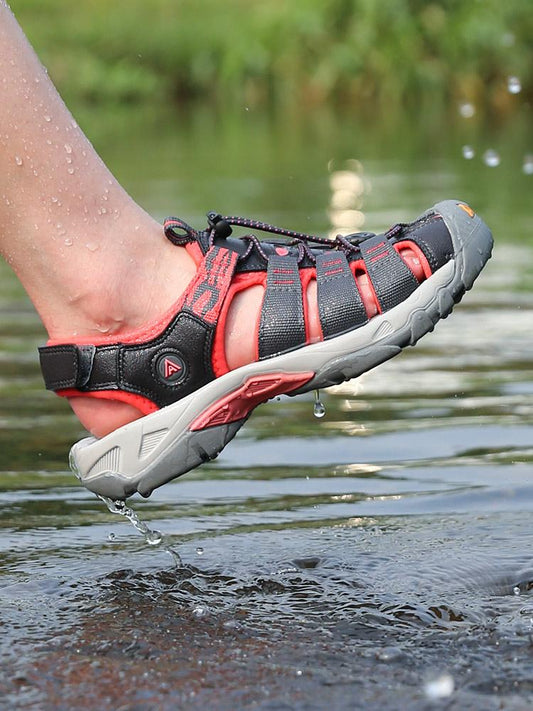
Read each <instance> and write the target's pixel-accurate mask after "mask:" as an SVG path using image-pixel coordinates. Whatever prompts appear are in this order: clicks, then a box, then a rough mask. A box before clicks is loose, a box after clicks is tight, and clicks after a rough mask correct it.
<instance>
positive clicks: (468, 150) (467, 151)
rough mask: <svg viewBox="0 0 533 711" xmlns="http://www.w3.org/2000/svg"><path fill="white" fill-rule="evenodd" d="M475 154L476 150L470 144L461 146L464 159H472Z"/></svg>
mask: <svg viewBox="0 0 533 711" xmlns="http://www.w3.org/2000/svg"><path fill="white" fill-rule="evenodd" d="M475 155H476V152H475V151H474V149H473V148H472V146H463V158H466V160H472V158H473V157H474V156H475Z"/></svg>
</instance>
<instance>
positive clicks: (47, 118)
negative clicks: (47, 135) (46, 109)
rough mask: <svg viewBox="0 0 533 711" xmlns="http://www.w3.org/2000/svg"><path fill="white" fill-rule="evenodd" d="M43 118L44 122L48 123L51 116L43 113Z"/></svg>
mask: <svg viewBox="0 0 533 711" xmlns="http://www.w3.org/2000/svg"><path fill="white" fill-rule="evenodd" d="M43 119H44V120H45V121H46V123H50V121H51V120H52V117H51V116H49V115H48V114H45V115H44V116H43Z"/></svg>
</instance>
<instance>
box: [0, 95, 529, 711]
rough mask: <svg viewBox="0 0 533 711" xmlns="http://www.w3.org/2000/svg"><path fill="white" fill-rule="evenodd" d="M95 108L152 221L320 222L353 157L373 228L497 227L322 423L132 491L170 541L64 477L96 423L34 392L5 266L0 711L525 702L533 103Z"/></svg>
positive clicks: (337, 391) (253, 437)
mask: <svg viewBox="0 0 533 711" xmlns="http://www.w3.org/2000/svg"><path fill="white" fill-rule="evenodd" d="M80 119H81V121H82V124H83V125H84V126H85V128H86V129H87V131H88V132H89V134H90V135H91V136H92V138H93V140H94V141H95V144H96V146H97V148H98V149H99V150H100V152H101V153H102V154H103V156H104V158H105V159H106V161H108V162H109V163H110V165H111V167H112V169H113V170H114V171H115V172H116V174H117V175H118V177H119V179H120V180H121V181H123V182H124V184H125V185H126V187H127V189H128V190H129V191H130V192H131V193H132V194H133V195H134V197H135V198H136V199H138V200H139V201H141V203H142V204H143V205H144V206H145V207H146V208H147V209H148V210H149V211H150V212H151V213H152V214H154V215H156V216H157V217H158V218H162V217H164V216H165V215H166V214H167V213H174V214H178V215H181V216H183V217H184V218H185V219H187V220H188V221H189V222H191V223H194V224H197V225H198V226H201V225H202V224H203V219H204V218H203V214H204V213H205V212H206V211H207V210H209V209H217V210H220V211H221V212H227V213H232V214H239V213H242V214H245V215H249V216H256V217H259V218H262V219H265V220H270V221H274V222H278V223H281V224H283V225H286V226H289V227H292V228H295V229H304V230H305V229H309V230H312V231H321V232H324V233H325V232H328V231H329V230H330V229H331V228H332V222H334V221H335V220H336V219H337V217H336V216H335V209H336V207H335V200H336V198H335V197H334V192H335V191H334V190H333V188H332V186H334V184H335V181H334V180H333V181H332V175H334V174H335V173H339V172H340V171H346V170H348V171H352V173H354V174H355V175H357V176H358V178H359V179H360V183H358V185H360V188H361V189H360V192H359V194H358V195H357V196H354V198H353V200H354V202H353V205H352V207H353V209H357V210H359V212H360V213H362V215H363V216H364V219H365V223H364V228H365V229H371V230H380V229H383V228H386V227H388V226H390V224H392V223H394V222H396V221H399V220H409V219H413V218H414V217H415V216H416V215H417V214H418V213H419V212H421V211H422V210H423V209H425V208H426V207H428V206H430V205H431V204H433V203H434V202H435V201H437V200H439V199H442V198H446V197H459V198H462V199H466V200H468V201H470V202H471V203H472V204H473V205H474V206H475V207H476V208H477V209H479V211H480V212H481V213H482V214H483V215H484V217H485V218H486V220H487V222H489V224H490V225H491V227H492V228H493V230H494V234H495V237H496V241H497V242H496V244H497V246H496V250H495V254H494V258H493V260H492V261H491V262H490V264H489V266H488V267H487V269H486V270H485V272H484V273H483V275H482V277H481V278H480V279H479V282H478V283H477V284H476V286H475V288H474V290H473V291H472V292H471V293H469V294H468V295H467V296H466V297H465V299H464V301H463V302H462V303H461V304H460V305H459V306H458V307H457V308H456V310H455V311H454V314H453V315H452V317H451V318H449V319H447V320H446V321H444V322H442V323H440V324H439V325H438V326H437V328H436V330H435V332H434V333H433V334H431V335H430V336H427V337H426V338H424V340H423V341H422V342H421V343H419V344H418V346H417V347H416V348H414V349H409V350H407V351H406V352H404V353H403V354H402V355H401V356H399V357H398V358H396V359H393V360H392V361H390V362H388V363H386V364H385V365H383V366H381V367H380V368H379V369H377V370H375V371H373V372H371V373H368V374H365V375H364V376H363V377H361V378H359V379H358V380H357V381H352V382H350V383H346V384H344V385H341V386H338V387H336V388H333V389H331V390H330V391H328V392H325V393H322V395H321V397H322V401H323V402H324V404H325V406H326V409H327V414H326V416H325V417H324V418H323V419H320V420H317V419H316V418H314V417H313V397H312V395H308V396H304V397H300V398H296V399H291V398H281V399H280V400H278V401H273V402H271V403H269V404H267V405H264V406H262V407H261V408H260V409H259V410H258V411H257V412H256V413H255V414H254V416H253V417H252V418H251V419H250V420H249V422H248V424H247V425H246V427H244V428H243V429H242V430H241V432H240V433H239V435H238V436H237V438H236V439H235V440H234V442H233V443H232V444H231V445H229V446H228V447H227V448H226V450H225V451H224V452H223V453H222V455H221V456H220V457H219V459H218V460H217V461H216V462H213V463H210V464H209V465H205V466H203V467H201V468H200V469H198V470H196V471H194V472H191V473H190V474H188V475H186V476H185V477H183V478H182V479H179V480H177V481H175V482H173V483H171V484H169V485H166V486H165V487H163V488H161V489H160V490H158V491H156V492H155V493H154V494H153V496H152V497H151V498H150V499H148V500H146V501H144V500H140V499H134V500H132V505H133V507H134V508H135V510H136V511H137V512H138V514H139V515H140V516H141V518H143V519H144V520H146V521H147V522H148V523H149V525H150V526H151V527H153V528H155V529H157V530H159V531H161V532H162V533H163V534H164V537H165V538H164V543H163V544H162V545H161V546H158V547H150V546H147V545H146V544H145V542H144V541H143V539H142V537H141V536H139V535H138V534H136V532H135V531H134V530H133V528H132V527H131V525H130V524H128V522H127V521H124V520H123V519H121V518H120V517H117V516H113V515H112V514H110V513H109V512H108V511H107V510H106V508H105V506H104V505H103V504H102V502H100V501H99V500H97V499H96V498H95V497H93V496H92V495H91V494H89V493H88V492H86V491H85V490H83V489H81V488H80V487H79V486H78V485H77V482H76V481H75V479H74V478H73V476H72V475H71V474H70V472H69V471H68V469H67V452H68V448H69V446H70V444H71V443H72V442H73V441H75V440H76V439H77V438H79V437H80V436H82V434H83V432H82V430H81V429H80V426H79V425H78V424H77V422H76V420H75V419H74V418H73V416H72V415H71V414H70V413H69V410H68V407H67V406H66V404H65V403H64V402H62V401H61V400H60V399H59V398H55V397H53V396H52V395H51V394H49V393H46V392H45V391H44V389H43V388H42V386H41V380H40V375H39V372H38V365H37V357H36V348H37V345H39V344H40V343H42V342H43V340H44V333H43V331H42V327H41V326H40V324H39V322H38V319H37V317H36V315H35V313H34V312H33V309H32V307H31V306H30V305H29V303H28V301H27V299H26V297H25V296H24V294H23V293H22V291H21V289H20V287H19V285H18V284H17V283H16V281H15V279H14V277H12V275H11V274H10V273H9V272H8V270H7V268H6V267H4V266H2V267H1V268H0V270H1V276H2V279H1V281H0V452H1V459H0V527H1V533H2V535H1V537H0V560H1V565H0V631H1V635H0V707H1V708H6V709H12V708H20V709H71V708H79V709H99V710H104V709H175V708H191V709H196V708H198V709H207V708H209V709H211V708H213V709H215V708H216V709H226V708H227V709H236V708H237V709H248V708H250V709H252V708H253V709H323V708H325V707H326V706H329V707H330V708H335V709H354V708H362V709H373V708H379V709H398V708H410V709H425V708H433V707H437V708H438V707H443V706H445V707H446V708H457V709H476V710H479V711H481V710H487V709H489V710H491V709H500V708H505V709H512V710H515V709H516V710H520V711H522V710H524V711H525V709H530V708H531V707H532V704H533V555H532V542H533V538H532V523H533V468H532V462H533V427H532V425H533V399H532V395H533V360H532V357H531V354H532V352H533V349H532V346H533V344H532V338H531V324H532V323H533V320H532V317H533V291H532V286H533V267H532V266H531V265H532V264H533V238H532V229H531V227H532V218H531V212H530V204H531V191H532V187H533V183H532V182H531V181H532V180H533V176H530V175H526V174H524V172H523V171H522V161H523V156H524V155H526V154H527V153H528V152H531V149H532V144H533V140H532V135H531V132H530V129H529V123H528V122H527V121H525V120H523V119H522V117H520V116H519V117H518V118H517V119H516V120H515V121H514V123H512V124H511V125H510V124H507V125H505V126H503V127H500V128H498V129H491V130H489V129H487V128H485V127H483V126H482V125H480V124H473V125H472V124H470V123H468V122H462V123H461V122H460V121H451V122H446V123H445V124H439V125H434V124H433V123H431V122H428V123H427V125H425V123H424V121H421V122H420V124H417V125H416V126H412V125H409V124H408V123H407V122H400V123H396V122H393V121H392V119H389V120H387V119H386V118H385V119H383V120H382V121H379V122H375V121H374V122H367V123H363V122H359V123H358V122H356V121H354V120H353V117H351V116H345V117H339V116H332V115H329V114H321V115H311V116H307V117H303V118H302V117H300V118H299V119H294V118H292V119H289V118H287V117H276V116H265V115H256V114H255V113H254V112H253V111H244V109H243V110H242V111H241V112H239V111H238V110H235V111H233V112H231V113H230V112H228V113H227V114H223V115H216V116H215V115H213V114H212V113H210V112H208V111H207V110H205V111H204V110H197V111H196V112H192V113H191V114H190V115H186V114H179V113H172V114H170V113H168V114H165V113H163V112H152V113H151V114H150V115H131V112H130V113H129V114H126V113H119V114H117V115H111V116H109V117H105V119H106V120H104V121H102V120H101V119H102V117H101V116H100V117H91V116H89V115H85V114H84V112H80ZM126 119H128V120H127V121H126ZM466 144H468V145H471V146H472V147H473V149H474V152H475V157H474V158H473V159H471V160H466V159H465V158H463V151H462V148H463V146H464V145H466ZM132 147H134V150H132ZM488 148H493V149H495V150H498V152H499V154H500V156H501V163H500V165H499V166H498V167H494V168H490V167H488V166H487V165H485V163H484V162H483V160H482V157H481V156H482V155H483V153H484V151H486V150H487V149H488ZM358 219H359V218H358ZM168 548H170V549H172V550H173V551H175V552H177V553H179V556H180V558H181V560H179V559H178V558H177V557H176V556H175V555H172V554H171V553H170V552H169V551H168V550H167V549H168ZM439 694H440V695H442V696H443V698H442V699H441V700H439V699H437V698H435V697H436V696H439Z"/></svg>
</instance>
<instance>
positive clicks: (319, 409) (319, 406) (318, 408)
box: [313, 390, 326, 418]
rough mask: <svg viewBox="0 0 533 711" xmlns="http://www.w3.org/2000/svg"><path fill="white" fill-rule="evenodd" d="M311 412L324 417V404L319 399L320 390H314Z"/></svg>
mask: <svg viewBox="0 0 533 711" xmlns="http://www.w3.org/2000/svg"><path fill="white" fill-rule="evenodd" d="M313 414H314V416H315V417H318V418H320V417H324V415H325V414H326V408H325V407H324V404H323V403H322V402H321V401H320V390H315V402H314V405H313Z"/></svg>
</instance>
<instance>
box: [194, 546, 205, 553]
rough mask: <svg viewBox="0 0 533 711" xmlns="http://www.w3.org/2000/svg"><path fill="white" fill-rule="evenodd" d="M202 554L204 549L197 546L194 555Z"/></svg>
mask: <svg viewBox="0 0 533 711" xmlns="http://www.w3.org/2000/svg"><path fill="white" fill-rule="evenodd" d="M203 554H204V549H203V548H202V547H201V546H198V548H197V549H196V555H203Z"/></svg>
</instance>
